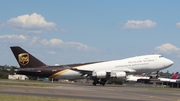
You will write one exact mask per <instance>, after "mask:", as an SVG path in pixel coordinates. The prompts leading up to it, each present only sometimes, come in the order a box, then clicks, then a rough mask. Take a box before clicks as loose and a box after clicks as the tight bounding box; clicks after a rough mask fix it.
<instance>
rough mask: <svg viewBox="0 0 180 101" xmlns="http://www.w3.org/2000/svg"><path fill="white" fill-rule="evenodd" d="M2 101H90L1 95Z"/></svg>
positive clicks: (0, 99) (0, 100)
mask: <svg viewBox="0 0 180 101" xmlns="http://www.w3.org/2000/svg"><path fill="white" fill-rule="evenodd" d="M0 101H89V100H80V99H68V98H50V97H37V96H21V95H7V94H0Z"/></svg>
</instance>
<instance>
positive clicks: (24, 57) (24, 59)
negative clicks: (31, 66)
mask: <svg viewBox="0 0 180 101" xmlns="http://www.w3.org/2000/svg"><path fill="white" fill-rule="evenodd" d="M18 61H19V64H21V65H23V66H25V65H27V64H28V63H29V54H27V53H21V54H19V55H18Z"/></svg>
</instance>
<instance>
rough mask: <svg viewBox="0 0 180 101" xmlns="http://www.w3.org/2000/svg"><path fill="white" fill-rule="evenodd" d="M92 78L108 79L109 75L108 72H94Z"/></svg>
mask: <svg viewBox="0 0 180 101" xmlns="http://www.w3.org/2000/svg"><path fill="white" fill-rule="evenodd" d="M92 76H93V77H96V78H106V76H107V73H106V71H93V72H92Z"/></svg>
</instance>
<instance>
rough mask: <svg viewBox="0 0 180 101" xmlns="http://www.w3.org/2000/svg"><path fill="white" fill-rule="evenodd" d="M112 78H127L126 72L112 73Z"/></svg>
mask: <svg viewBox="0 0 180 101" xmlns="http://www.w3.org/2000/svg"><path fill="white" fill-rule="evenodd" d="M111 77H113V78H124V77H126V72H111Z"/></svg>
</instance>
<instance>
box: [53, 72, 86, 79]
mask: <svg viewBox="0 0 180 101" xmlns="http://www.w3.org/2000/svg"><path fill="white" fill-rule="evenodd" d="M81 75H82V74H81V73H79V72H76V71H72V70H68V71H67V72H64V73H62V74H59V75H58V76H57V77H55V79H84V78H86V77H83V76H81Z"/></svg>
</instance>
